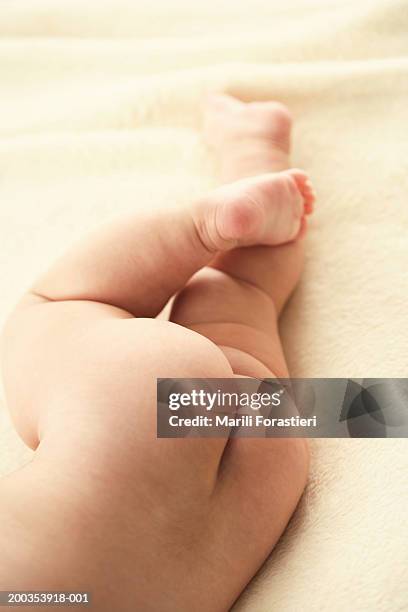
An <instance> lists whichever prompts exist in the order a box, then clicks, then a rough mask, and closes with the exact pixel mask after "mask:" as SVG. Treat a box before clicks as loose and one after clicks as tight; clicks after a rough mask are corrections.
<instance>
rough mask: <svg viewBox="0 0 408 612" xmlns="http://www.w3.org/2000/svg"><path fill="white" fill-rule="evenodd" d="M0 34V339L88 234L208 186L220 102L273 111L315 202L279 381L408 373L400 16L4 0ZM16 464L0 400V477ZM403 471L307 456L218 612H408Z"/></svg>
mask: <svg viewBox="0 0 408 612" xmlns="http://www.w3.org/2000/svg"><path fill="white" fill-rule="evenodd" d="M0 37H1V39H0V244H1V255H0V279H1V286H0V324H2V322H3V321H4V318H5V317H6V315H7V312H8V311H9V310H10V308H11V307H12V305H13V303H14V302H15V301H16V299H17V298H18V296H19V295H20V294H21V293H22V291H23V290H24V288H25V287H26V286H27V285H28V284H29V283H30V282H31V281H32V279H33V278H34V277H35V276H36V275H37V274H38V273H40V272H41V271H42V270H43V269H44V268H45V267H46V266H47V264H48V262H49V261H50V260H51V259H53V258H55V257H56V256H57V255H58V254H60V253H61V252H62V251H63V250H64V249H65V248H66V246H67V245H68V244H70V243H71V242H72V241H73V240H75V239H76V238H78V237H79V236H80V235H82V234H84V233H85V232H86V231H87V230H88V229H89V228H94V227H95V225H97V224H98V223H99V222H101V221H106V220H107V219H108V218H110V217H112V216H115V215H116V214H118V213H120V212H123V211H128V210H130V209H135V208H136V207H140V208H146V207H153V206H163V205H164V206H165V205H166V204H167V203H169V202H172V201H175V200H177V201H181V200H183V201H184V200H187V199H189V198H191V197H193V196H194V194H196V193H199V192H201V191H202V190H203V189H208V187H209V186H210V185H212V184H214V181H215V179H214V172H213V167H212V165H211V161H210V159H209V157H208V155H207V153H206V150H205V148H204V146H203V145H202V143H201V140H200V121H201V101H202V99H203V96H205V94H206V93H207V92H210V91H226V92H229V93H232V94H234V95H237V96H239V97H240V98H242V99H243V100H247V101H249V100H267V99H270V98H274V99H277V100H280V101H282V102H284V103H286V104H288V105H289V107H290V108H291V110H292V112H293V114H294V116H295V120H296V123H295V132H294V141H293V162H294V165H296V166H300V167H304V168H306V169H307V170H308V171H309V172H310V174H311V176H312V178H313V180H314V182H315V185H316V188H317V192H318V203H317V211H316V214H315V216H314V218H313V220H312V223H311V227H310V232H309V235H308V238H307V261H306V268H305V272H304V275H303V279H302V282H301V284H300V286H299V288H298V290H297V291H296V293H295V295H294V296H293V299H292V300H291V302H290V304H289V305H288V307H287V309H286V311H285V314H284V317H283V319H282V324H281V329H282V334H283V341H284V345H285V350H286V353H287V357H288V361H289V364H290V368H291V372H292V374H293V375H294V376H310V377H313V376H317V377H325V376H328V377H329V376H334V377H348V376H349V377H367V376H372V377H381V376H384V377H386V376H390V377H396V376H407V375H408V325H407V298H408V198H407V193H408V132H407V109H408V95H407V94H408V54H407V51H408V5H407V3H406V0H358V2H356V1H354V0H353V1H350V0H310V1H306V0H302V1H301V0H286V1H285V2H281V1H279V2H278V1H277V0H251V1H249V0H245V1H242V2H236V1H233V0H217V1H216V2H200V3H199V2H192V1H191V0H171V1H170V2H169V1H167V0H150V1H149V2H145V1H142V0H101V1H99V2H91V1H90V0H89V1H88V2H87V1H84V0H59V1H58V2H56V1H55V0H18V1H16V0H3V1H2V2H1V4H0ZM22 384H24V381H22ZM330 409H331V407H330V406H327V410H330ZM30 456H31V455H30V452H29V451H28V450H26V449H25V448H24V446H23V444H22V443H21V442H20V441H19V439H18V438H17V436H16V434H15V433H14V431H13V428H12V426H11V424H10V422H9V419H8V417H7V412H6V409H5V406H4V402H3V403H2V405H1V408H0V472H1V474H5V473H8V472H10V471H11V470H13V469H15V468H18V467H19V466H21V465H22V464H23V463H24V462H26V461H27V460H29V459H30ZM407 468H408V462H407V446H406V443H405V441H404V440H374V439H372V440H371V439H364V440H319V441H315V442H313V443H312V467H311V474H310V482H309V485H308V488H307V490H306V492H305V495H304V497H303V499H302V501H301V503H300V505H299V508H298V510H297V512H296V514H295V516H294V518H293V520H292V521H291V523H290V525H289V528H288V530H287V531H286V533H285V534H284V536H283V537H282V539H281V541H280V543H279V545H278V546H277V548H276V549H275V551H274V552H273V554H272V555H271V557H270V559H269V560H268V562H267V563H266V564H265V566H264V567H263V569H262V570H261V571H260V573H259V575H258V576H257V577H256V578H255V579H254V581H253V582H252V583H251V584H250V585H249V586H248V588H247V589H246V591H245V592H244V594H243V596H242V597H241V598H240V600H239V601H238V602H237V604H236V606H235V610H236V611H237V612H238V611H239V612H298V611H303V610H307V611H308V612H315V611H316V612H317V611H324V610H330V611H332V612H333V611H341V612H343V611H344V612H345V611H349V610H353V611H360V612H366V611H370V612H373V611H376V612H385V611H395V612H396V611H401V610H406V609H408V592H407V589H408V586H407V585H408V558H407V551H408V546H407V543H408V521H407V520H406V519H407V497H408V469H407ZM254 520H256V517H254ZM248 545H250V543H248ZM242 555H243V556H244V555H245V550H242ZM209 612H211V611H209Z"/></svg>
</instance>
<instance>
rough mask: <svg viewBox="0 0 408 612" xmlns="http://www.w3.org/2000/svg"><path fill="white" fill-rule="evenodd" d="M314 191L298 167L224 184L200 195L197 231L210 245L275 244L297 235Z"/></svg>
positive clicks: (217, 247) (214, 247) (215, 248)
mask: <svg viewBox="0 0 408 612" xmlns="http://www.w3.org/2000/svg"><path fill="white" fill-rule="evenodd" d="M314 199H315V198H314V191H313V187H312V185H311V183H310V180H309V178H308V176H307V174H306V173H305V172H303V171H302V170H297V169H292V170H285V171H282V172H276V173H271V174H262V175H260V176H256V177H253V178H248V179H243V180H241V181H236V182H235V183H232V184H229V185H225V186H223V187H221V188H219V189H217V190H215V191H214V192H213V193H211V194H210V195H209V196H208V197H207V198H206V199H204V200H202V201H201V203H200V207H199V212H198V214H197V217H196V225H197V228H198V231H199V235H200V237H201V239H202V240H203V242H204V244H205V245H206V247H207V248H208V249H210V250H212V251H214V252H215V251H219V250H221V251H223V250H227V249H230V248H234V247H240V246H253V245H268V246H275V245H278V244H284V243H286V242H290V241H291V240H294V239H295V238H297V237H299V235H300V234H301V232H302V229H303V227H304V224H305V215H309V214H310V213H311V212H312V209H313V202H314Z"/></svg>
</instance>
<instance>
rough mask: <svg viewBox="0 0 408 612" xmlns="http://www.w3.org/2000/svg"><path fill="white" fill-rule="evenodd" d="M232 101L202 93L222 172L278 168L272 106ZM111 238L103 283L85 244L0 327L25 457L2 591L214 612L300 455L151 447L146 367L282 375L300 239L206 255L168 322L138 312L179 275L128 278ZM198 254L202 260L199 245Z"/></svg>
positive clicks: (243, 575)
mask: <svg viewBox="0 0 408 612" xmlns="http://www.w3.org/2000/svg"><path fill="white" fill-rule="evenodd" d="M234 104H235V102H234V101H232V100H228V99H224V98H217V99H216V100H214V101H213V102H212V103H211V107H210V110H209V113H208V116H209V121H210V125H209V126H208V127H207V136H208V138H209V139H210V140H211V141H212V142H211V143H210V144H212V145H213V146H214V148H215V152H216V154H218V155H219V162H220V165H221V168H222V173H223V176H222V179H223V180H224V181H229V180H233V179H235V178H241V177H243V176H247V175H255V174H258V173H264V172H265V171H271V170H272V171H274V170H282V169H284V168H285V167H287V166H288V163H289V162H288V149H289V129H290V125H289V121H288V119H287V117H286V115H285V113H284V111H283V110H282V109H280V108H279V107H278V106H276V105H254V106H248V107H245V106H241V105H239V106H236V107H234V106H233V105H234ZM231 105H232V106H231ZM229 119H231V121H230V124H228V120H229ZM254 125H256V127H257V129H256V131H255V134H253V133H252V132H251V130H252V129H253V128H252V126H254ZM221 128H223V129H225V130H226V133H225V134H224V135H223V137H222V139H221V140H222V146H221V145H220V144H219V143H218V142H217V141H216V138H215V135H219V133H220V131H221ZM213 136H214V137H213ZM237 138H238V140H239V141H240V142H242V145H240V146H239V147H237V144H236V143H237ZM229 144H230V147H229ZM239 150H241V151H242V155H241V156H240V155H239ZM153 238H154V244H156V243H157V236H153ZM123 241H124V244H125V243H126V239H125V237H123ZM132 241H134V238H132ZM125 246H126V245H125ZM159 246H160V245H159ZM162 246H163V249H162V251H163V253H162V254H163V257H164V261H165V260H166V257H167V258H168V257H169V255H171V253H167V252H166V244H163V245H162ZM115 248H116V249H117V253H116V257H115V258H113V257H112V253H108V255H107V260H106V261H107V262H111V261H114V262H115V264H114V265H117V266H118V267H116V268H115V267H114V265H113V264H112V265H113V267H114V270H113V271H112V274H111V276H109V273H108V270H107V268H106V266H105V263H104V262H102V263H101V268H100V269H97V263H95V262H96V261H100V260H101V256H100V254H99V251H98V249H97V245H96V246H95V253H96V252H98V258H97V260H95V261H94V260H93V259H92V252H91V253H87V257H86V258H85V259H84V260H82V259H81V255H80V254H79V255H78V256H77V255H75V256H74V257H73V258H71V260H68V262H65V263H64V261H63V262H62V263H61V264H60V265H61V266H62V268H60V269H59V270H58V268H57V272H58V273H57V274H54V275H53V273H51V275H50V276H48V277H45V279H44V280H43V281H42V282H39V283H38V284H37V285H36V287H35V289H34V291H33V293H32V294H31V296H29V297H27V298H25V299H24V300H23V302H22V304H21V305H20V307H19V308H18V309H17V311H16V313H15V315H14V316H13V317H12V318H11V320H10V323H9V325H8V329H7V330H6V334H5V340H4V355H5V359H4V370H5V383H6V394H7V398H8V400H9V404H10V406H11V407H12V409H13V417H14V420H15V422H16V426H17V428H18V430H19V432H20V434H21V435H22V437H23V438H24V439H25V440H26V441H27V443H28V444H30V445H31V446H32V447H34V448H36V453H35V455H34V459H33V461H32V462H31V463H30V464H29V465H27V466H26V467H25V468H23V469H21V470H19V471H18V472H17V473H15V474H12V475H11V476H9V477H7V478H5V479H3V481H2V482H1V484H0V489H1V500H2V501H1V506H0V524H1V529H0V547H1V549H2V551H3V552H2V557H3V560H4V563H3V566H2V567H1V568H0V586H1V588H2V589H28V590H64V591H67V590H75V591H81V590H86V591H92V593H93V597H94V604H93V608H94V609H95V610H101V611H102V610H120V611H122V610H123V611H128V610H129V611H131V610H132V611H133V610H143V611H149V610H151V611H152V612H153V611H154V612H157V611H159V610H160V612H162V611H163V612H164V611H184V610H186V611H190V610H197V611H198V610H203V611H204V610H205V611H207V610H211V611H217V610H220V611H221V610H226V609H228V608H229V607H230V606H231V605H232V603H233V601H234V600H235V599H236V597H237V596H238V595H239V593H240V592H241V591H242V589H243V588H244V587H245V585H246V584H247V583H248V581H249V580H250V579H251V578H252V576H253V575H254V574H255V572H256V571H257V569H258V568H259V567H260V565H261V564H262V562H263V561H264V559H265V558H266V556H267V555H268V554H269V552H270V551H271V549H272V548H273V546H274V544H275V543H276V541H277V539H278V538H279V536H280V535H281V533H282V531H283V530H284V528H285V526H286V524H287V522H288V520H289V518H290V516H291V514H292V512H293V510H294V508H295V506H296V504H297V502H298V499H299V497H300V495H301V493H302V490H303V488H304V485H305V480H306V474H307V449H306V446H305V445H304V443H303V441H301V440H295V439H287V440H277V439H258V440H251V439H232V440H221V439H212V440H206V439H202V440H199V439H195V440H187V439H185V440H170V439H169V440H167V439H156V437H155V429H156V421H155V393H156V389H155V382H156V377H158V376H160V377H191V378H200V377H203V378H206V377H208V378H215V377H229V376H232V375H233V374H237V375H244V376H255V377H268V376H274V375H279V376H285V375H287V367H286V364H285V360H284V356H283V352H282V348H281V345H280V340H279V335H278V330H277V317H278V315H279V312H280V310H281V309H282V307H283V305H284V304H285V302H286V300H287V298H288V297H289V295H290V293H291V291H292V290H293V288H294V286H295V284H296V282H297V280H298V277H299V274H300V270H301V265H302V241H301V240H298V241H296V242H292V243H290V244H287V245H284V246H281V247H268V246H259V247H257V246H256V247H248V248H240V249H236V250H232V251H228V253H224V254H221V255H218V256H217V257H216V259H215V260H212V261H211V266H210V267H204V268H202V269H201V271H199V272H198V273H197V274H195V275H194V276H193V278H192V279H191V280H190V281H188V282H187V284H186V286H185V288H184V289H182V291H181V292H180V293H179V295H178V297H177V299H176V301H175V303H174V305H173V309H172V313H171V317H170V318H171V321H173V322H175V323H178V324H179V325H174V324H173V323H169V322H166V321H160V320H156V319H152V318H145V317H153V316H155V315H156V314H158V312H159V311H160V309H161V306H162V305H163V303H164V302H165V301H166V299H167V297H168V296H169V295H171V293H172V292H174V291H173V289H177V288H180V287H181V286H183V285H184V284H185V281H187V279H188V277H189V276H190V274H189V273H187V272H188V270H187V269H184V270H181V269H180V277H179V278H177V279H176V280H174V279H175V278H176V277H177V274H178V272H177V270H174V271H173V272H171V271H170V270H169V274H168V276H169V277H170V276H171V279H170V280H167V281H166V279H163V282H161V283H160V287H157V286H156V285H155V284H154V281H155V279H154V278H153V282H152V280H151V275H149V276H146V278H144V277H143V278H142V279H140V278H137V283H134V281H135V278H136V277H134V278H132V277H131V276H129V277H127V276H126V274H127V272H126V273H125V271H124V270H125V267H124V263H123V262H122V263H120V262H121V252H120V245H119V247H118V246H116V247H115ZM133 248H134V247H133ZM124 251H126V257H125V259H126V261H127V266H128V268H130V269H131V270H132V272H131V273H130V272H129V274H132V275H135V274H137V273H139V272H140V270H141V269H145V268H146V266H147V267H148V264H149V261H150V259H151V258H149V260H148V261H144V262H143V261H142V262H141V261H137V260H136V261H135V260H134V261H132V257H131V256H130V255H128V253H129V249H128V248H127V246H126V249H125V248H124ZM157 257H159V254H158V255H157ZM197 257H198V259H200V257H202V262H203V263H202V265H205V263H207V261H206V259H207V260H208V253H207V255H204V254H202V255H201V254H200V255H197ZM127 258H129V260H130V265H129V261H128V259H127ZM191 258H193V254H191ZM82 261H85V262H86V265H85V264H84V265H83V266H82V267H81V265H82V264H81V262H82ZM89 262H92V263H90V264H89ZM74 264H75V265H74ZM80 264H81V265H80ZM88 264H89V265H88ZM141 264H146V265H144V266H142V265H141ZM137 266H139V268H137ZM169 266H171V262H169ZM192 267H193V268H195V269H199V268H200V267H201V265H200V263H199V262H198V260H197V261H195V262H192ZM135 269H137V270H139V272H137V271H136V272H135ZM61 270H62V271H63V274H62V276H63V281H62V285H59V282H60V281H59V279H60V278H61V274H60V273H59V272H61ZM193 271H194V269H192V270H191V272H193ZM140 274H141V272H140ZM156 274H157V272H156ZM105 275H106V278H105ZM149 279H150V280H149ZM141 280H142V281H143V282H140V281H141ZM105 281H106V284H104V283H105ZM115 281H116V285H115ZM149 282H152V286H149ZM166 282H167V285H166ZM143 283H145V284H143ZM173 283H174V284H175V285H177V284H179V287H177V286H176V287H174V286H173ZM180 283H182V284H180ZM140 285H142V289H143V292H141V290H140ZM153 285H154V286H153ZM163 285H166V286H165V287H164V288H163ZM136 286H138V292H137V298H136V297H135V291H134V289H135V287H136ZM135 317H137V318H135ZM196 332H199V333H196ZM22 380H24V385H22V384H21V381H22Z"/></svg>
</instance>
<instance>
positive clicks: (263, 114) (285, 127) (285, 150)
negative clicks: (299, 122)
mask: <svg viewBox="0 0 408 612" xmlns="http://www.w3.org/2000/svg"><path fill="white" fill-rule="evenodd" d="M291 127H292V117H291V114H290V112H289V110H288V109H287V108H286V106H284V105H283V104H281V103H280V102H276V101H270V102H250V103H249V104H245V103H244V102H241V101H240V100H237V99H236V98H233V97H232V96H229V95H226V94H213V95H211V96H209V97H208V98H207V101H206V105H205V113H204V140H205V142H206V144H207V145H208V146H209V147H210V149H211V150H212V151H213V153H214V155H215V157H216V160H217V165H218V166H220V167H221V178H222V180H223V181H226V182H231V181H233V180H236V179H237V178H242V177H243V176H251V175H252V176H253V175H256V174H262V173H263V172H271V171H274V172H276V171H278V170H284V169H286V168H288V167H289V166H290V162H289V152H290V132H291Z"/></svg>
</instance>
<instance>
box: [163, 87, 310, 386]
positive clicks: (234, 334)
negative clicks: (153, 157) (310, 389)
mask: <svg viewBox="0 0 408 612" xmlns="http://www.w3.org/2000/svg"><path fill="white" fill-rule="evenodd" d="M290 128H291V120H290V117H289V114H288V111H287V110H286V109H285V107H282V105H280V104H277V103H274V102H272V103H266V104H265V103H254V104H249V105H246V104H242V103H241V102H239V101H237V100H235V99H233V98H230V97H228V96H215V97H214V98H212V99H210V101H209V104H208V108H207V121H206V136H207V141H208V142H209V144H210V145H212V147H213V149H214V153H215V155H216V156H217V161H218V165H219V167H220V168H221V180H222V182H225V181H233V180H237V179H242V177H245V176H252V175H257V174H258V173H260V174H263V173H265V172H267V171H268V172H271V171H272V172H278V174H277V176H281V174H282V171H285V170H286V169H287V168H288V167H289V164H290V162H289V148H290ZM294 172H296V171H294ZM306 187H307V189H308V192H307V193H308V197H307V199H306V202H307V203H306V211H309V210H310V209H311V205H312V203H313V195H312V193H311V191H309V188H308V186H307V183H306ZM303 223H305V219H304V217H303ZM302 263H303V241H302V240H296V241H293V242H290V243H288V244H284V245H282V246H280V247H276V246H275V247H270V246H253V247H250V248H238V249H234V250H232V251H229V252H227V253H220V254H219V255H218V256H217V257H216V258H215V260H214V261H212V262H211V267H206V268H204V269H202V270H201V271H200V272H198V273H197V274H196V275H195V276H194V277H193V278H192V279H191V281H190V282H189V283H188V284H187V286H186V288H185V289H184V290H183V291H182V292H181V293H180V294H179V296H178V297H177V299H176V302H175V304H174V306H173V310H172V315H171V320H172V321H175V322H177V323H180V324H182V325H186V326H188V327H190V328H191V329H194V330H196V331H198V332H200V333H201V334H203V335H205V336H207V337H208V338H210V339H211V340H213V341H214V342H215V343H216V344H218V345H219V346H221V347H222V348H223V350H224V353H225V354H226V356H227V357H228V359H229V361H230V363H231V365H232V367H233V370H234V372H236V373H237V374H242V375H248V376H256V377H262V376H270V375H271V374H273V375H276V376H287V375H288V371H287V367H286V363H285V359H284V356H283V351H282V347H281V343H280V339H279V334H278V327H277V319H278V316H279V314H280V312H281V310H282V308H283V306H284V304H285V303H286V301H287V299H288V297H289V296H290V294H291V293H292V291H293V289H294V287H295V286H296V284H297V282H298V279H299V275H300V272H301V269H302Z"/></svg>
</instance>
